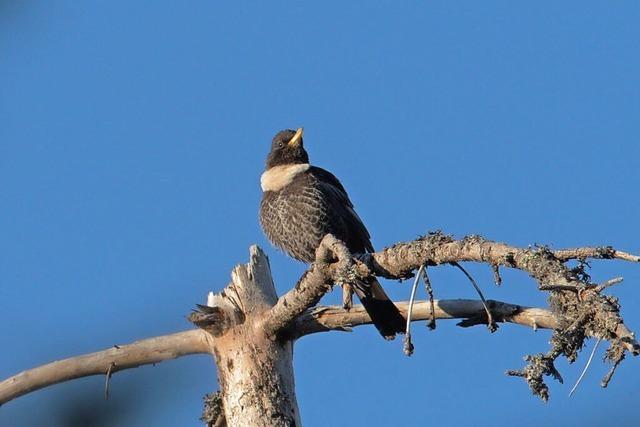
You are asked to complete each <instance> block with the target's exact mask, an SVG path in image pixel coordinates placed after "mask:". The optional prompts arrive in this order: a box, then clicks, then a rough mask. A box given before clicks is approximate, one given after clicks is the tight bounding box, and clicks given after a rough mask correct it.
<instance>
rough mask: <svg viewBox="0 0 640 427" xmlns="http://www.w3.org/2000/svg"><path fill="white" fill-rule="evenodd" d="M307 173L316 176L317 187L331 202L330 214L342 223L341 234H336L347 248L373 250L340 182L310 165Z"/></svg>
mask: <svg viewBox="0 0 640 427" xmlns="http://www.w3.org/2000/svg"><path fill="white" fill-rule="evenodd" d="M309 173H310V174H312V175H313V176H314V177H315V178H316V182H317V185H318V189H319V190H320V191H321V192H322V193H323V195H324V196H325V197H326V199H327V200H328V201H329V202H330V204H331V208H332V209H331V214H333V215H335V217H336V218H334V220H335V221H338V222H342V223H343V224H344V230H340V231H341V232H342V233H341V234H343V235H341V236H336V237H338V238H339V239H341V240H344V241H345V243H346V244H347V246H348V247H349V250H351V251H353V252H365V251H367V252H373V246H372V245H371V240H370V239H371V236H370V235H369V232H368V231H367V228H366V227H365V226H364V224H363V222H362V220H361V219H360V217H359V216H358V214H357V213H356V211H355V210H354V208H353V203H351V200H350V199H349V195H348V194H347V191H346V190H345V188H344V186H343V185H342V183H341V182H340V181H339V180H338V178H336V177H335V176H334V175H333V174H332V173H331V172H329V171H327V170H325V169H322V168H319V167H317V166H312V167H311V168H309Z"/></svg>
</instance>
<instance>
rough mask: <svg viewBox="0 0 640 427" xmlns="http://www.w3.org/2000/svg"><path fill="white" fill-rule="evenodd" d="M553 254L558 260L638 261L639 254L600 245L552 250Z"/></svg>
mask: <svg viewBox="0 0 640 427" xmlns="http://www.w3.org/2000/svg"><path fill="white" fill-rule="evenodd" d="M553 254H554V255H555V257H556V258H557V259H559V260H560V261H569V260H570V259H588V258H592V259H620V260H623V261H630V262H640V256H636V255H632V254H629V253H626V252H622V251H619V250H616V249H614V248H612V247H611V246H600V247H596V248H573V249H561V250H557V251H554V252H553Z"/></svg>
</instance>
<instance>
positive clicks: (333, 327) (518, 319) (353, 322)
mask: <svg viewBox="0 0 640 427" xmlns="http://www.w3.org/2000/svg"><path fill="white" fill-rule="evenodd" d="M433 303H434V304H433V305H434V314H435V318H436V319H465V320H466V321H467V322H466V323H465V322H464V321H463V322H461V323H462V325H461V326H472V325H473V324H482V323H483V322H484V324H486V323H487V314H486V312H485V309H484V305H483V304H482V301H480V300H468V299H453V300H434V301H433ZM395 304H396V306H397V307H398V309H399V310H400V312H401V313H402V314H403V315H404V316H405V317H407V313H408V310H409V302H408V301H404V302H396V303H395ZM487 304H488V305H489V307H490V308H491V312H492V313H493V315H494V317H495V320H497V321H501V322H509V323H515V324H518V325H523V326H528V327H531V328H534V329H537V328H544V329H554V328H555V327H556V326H557V321H556V319H555V317H554V316H553V313H552V312H551V311H549V310H545V309H542V308H533V307H524V306H521V305H516V304H510V303H506V302H501V301H495V300H487ZM412 311H413V313H412V318H411V320H412V321H419V320H429V319H431V304H430V303H429V301H420V302H416V303H415V304H414V306H413V309H412ZM368 324H371V318H370V317H369V315H368V314H367V312H366V311H365V310H364V308H363V307H362V306H361V305H355V306H353V308H352V309H351V310H349V311H347V310H344V309H343V308H341V307H338V306H328V307H316V308H314V309H311V310H309V311H307V312H306V313H304V314H303V315H302V316H300V317H299V318H298V319H297V320H296V324H295V330H296V332H297V333H298V336H299V337H301V336H304V335H309V334H313V333H317V332H329V331H348V330H350V329H351V328H353V327H356V326H361V325H368Z"/></svg>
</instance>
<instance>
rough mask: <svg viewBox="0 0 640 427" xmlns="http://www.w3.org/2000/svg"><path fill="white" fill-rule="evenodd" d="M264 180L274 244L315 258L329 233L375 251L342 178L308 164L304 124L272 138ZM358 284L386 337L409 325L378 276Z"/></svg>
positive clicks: (264, 208) (265, 218)
mask: <svg viewBox="0 0 640 427" xmlns="http://www.w3.org/2000/svg"><path fill="white" fill-rule="evenodd" d="M261 186H262V190H263V194H262V201H261V203H260V223H261V225H262V228H263V230H264V232H265V234H266V235H267V237H268V239H269V240H270V241H271V242H272V243H273V244H274V245H275V246H277V247H279V248H281V249H282V250H284V251H285V252H286V253H287V254H288V255H290V256H292V257H293V258H295V259H297V260H300V261H304V262H307V263H310V262H313V261H314V260H315V250H316V248H317V247H318V245H319V244H320V241H321V240H322V238H323V237H324V236H325V235H327V234H329V233H331V234H333V235H334V236H336V237H337V238H338V239H340V240H342V241H343V242H344V243H345V244H346V246H347V248H348V249H349V250H350V251H351V252H352V253H365V252H373V247H372V245H371V241H370V236H369V232H368V231H367V229H366V227H365V226H364V224H363V223H362V221H361V220H360V218H359V217H358V215H357V214H356V212H355V210H354V209H353V204H352V203H351V200H349V196H348V195H347V192H346V190H345V189H344V187H343V186H342V184H341V183H340V181H339V180H338V178H336V177H335V176H334V175H333V174H332V173H330V172H328V171H326V170H324V169H322V168H319V167H316V166H311V165H309V157H308V155H307V153H306V151H305V150H304V147H303V145H302V129H299V130H298V131H297V132H294V131H293V130H284V131H281V132H279V133H278V134H277V135H276V136H275V137H274V138H273V141H272V145H271V151H270V153H269V156H268V157H267V166H266V171H265V173H264V174H263V175H262V178H261ZM354 285H355V292H356V295H357V296H358V297H359V298H360V300H361V302H362V304H363V305H364V307H365V309H366V310H367V312H368V313H369V315H370V316H371V318H372V320H373V323H374V324H375V326H376V327H377V328H378V330H379V331H380V333H381V334H382V335H383V336H384V337H385V338H393V337H394V336H395V334H396V333H399V332H402V331H403V330H404V322H405V320H404V318H403V317H402V315H401V314H400V312H399V311H398V309H397V307H396V306H395V305H394V304H393V302H391V300H390V299H389V298H388V297H387V295H386V294H385V293H384V290H383V289H382V287H381V286H380V284H379V283H378V281H377V280H376V279H375V278H373V279H370V280H368V281H366V282H365V281H360V282H357V283H355V284H354Z"/></svg>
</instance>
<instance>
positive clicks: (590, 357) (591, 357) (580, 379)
mask: <svg viewBox="0 0 640 427" xmlns="http://www.w3.org/2000/svg"><path fill="white" fill-rule="evenodd" d="M600 341H601V339H600V338H598V341H596V345H594V346H593V350H591V355H589V359H588V360H587V364H586V365H585V367H584V369H583V370H582V373H581V374H580V376H579V377H578V381H576V385H574V386H573V388H572V389H571V391H570V392H569V397H571V395H572V394H573V392H574V391H576V389H577V388H578V386H579V385H580V382H581V381H582V379H583V378H584V376H585V374H586V373H587V371H588V370H589V366H591V361H592V360H593V355H594V354H596V350H597V349H598V346H599V345H600Z"/></svg>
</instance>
